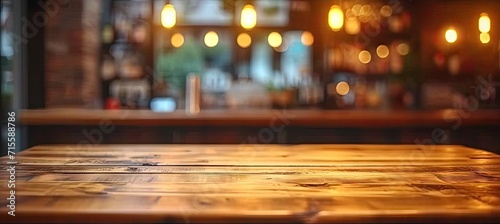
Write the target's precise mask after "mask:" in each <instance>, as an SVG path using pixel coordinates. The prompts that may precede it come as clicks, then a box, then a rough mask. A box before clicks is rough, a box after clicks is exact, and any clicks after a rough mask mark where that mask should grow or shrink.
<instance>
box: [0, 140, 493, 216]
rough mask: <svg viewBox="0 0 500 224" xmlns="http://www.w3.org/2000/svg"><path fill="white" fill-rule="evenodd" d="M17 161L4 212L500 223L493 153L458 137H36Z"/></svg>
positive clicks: (0, 192) (3, 189) (0, 190)
mask: <svg viewBox="0 0 500 224" xmlns="http://www.w3.org/2000/svg"><path fill="white" fill-rule="evenodd" d="M9 161H11V160H10V159H9V158H8V157H3V158H0V162H1V163H0V164H1V165H0V168H1V170H4V172H1V173H0V177H1V178H2V180H5V179H7V178H8V176H9V174H8V173H7V172H6V171H5V170H7V169H8V168H9V167H7V166H8V165H6V164H7V163H8V162H9ZM14 161H16V162H17V164H16V165H15V177H16V179H15V180H16V187H15V198H16V199H15V206H16V207H15V209H16V213H15V215H16V216H15V217H10V216H9V215H8V214H7V212H8V211H9V209H10V208H8V207H7V206H6V204H7V203H8V201H6V200H5V198H8V197H9V195H8V194H7V192H9V190H12V189H9V188H8V187H7V184H2V185H0V196H1V197H2V198H3V200H2V202H1V207H0V223H12V222H16V223H374V222H384V223H388V222H391V223H445V222H446V223H499V222H500V216H498V214H499V213H500V188H499V187H500V156H499V155H496V154H493V153H490V152H486V151H483V150H479V149H473V148H468V147H463V146H455V145H443V146H438V147H436V148H434V149H432V150H430V149H425V148H421V147H419V146H416V145H326V144H322V145H246V144H240V145H106V146H104V145H94V146H92V147H85V148H82V147H80V146H78V145H59V146H51V145H40V146H36V147H33V148H31V149H28V150H26V151H23V152H21V153H20V154H18V155H16V157H15V159H14Z"/></svg>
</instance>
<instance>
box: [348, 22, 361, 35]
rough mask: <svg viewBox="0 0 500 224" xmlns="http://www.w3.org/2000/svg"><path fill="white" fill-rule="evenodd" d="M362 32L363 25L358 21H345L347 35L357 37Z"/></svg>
mask: <svg viewBox="0 0 500 224" xmlns="http://www.w3.org/2000/svg"><path fill="white" fill-rule="evenodd" d="M360 30H361V23H360V22H359V20H358V19H354V20H346V21H345V32H346V33H347V34H351V35H355V34H358V33H359V31H360Z"/></svg>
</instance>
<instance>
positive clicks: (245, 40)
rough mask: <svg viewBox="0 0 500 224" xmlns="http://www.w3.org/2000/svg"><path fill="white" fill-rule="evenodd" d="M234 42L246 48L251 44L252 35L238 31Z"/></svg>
mask: <svg viewBox="0 0 500 224" xmlns="http://www.w3.org/2000/svg"><path fill="white" fill-rule="evenodd" d="M236 42H237V43H238V46H240V47H241V48H247V47H249V46H250V45H251V44H252V37H250V35H248V34H246V33H240V34H239V35H238V38H236Z"/></svg>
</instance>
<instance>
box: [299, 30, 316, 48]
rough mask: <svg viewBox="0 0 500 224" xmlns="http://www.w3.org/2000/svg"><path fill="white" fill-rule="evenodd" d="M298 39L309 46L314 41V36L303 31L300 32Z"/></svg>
mask: <svg viewBox="0 0 500 224" xmlns="http://www.w3.org/2000/svg"><path fill="white" fill-rule="evenodd" d="M300 41H301V42H302V44H303V45H305V46H311V45H313V43H314V36H313V35H312V33H311V32H309V31H305V32H303V33H302V36H300Z"/></svg>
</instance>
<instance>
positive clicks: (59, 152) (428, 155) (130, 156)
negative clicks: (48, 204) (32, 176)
mask: <svg viewBox="0 0 500 224" xmlns="http://www.w3.org/2000/svg"><path fill="white" fill-rule="evenodd" d="M124 152H126V153H124ZM40 158H43V159H40ZM0 161H4V162H5V161H7V158H2V159H0ZM17 161H18V162H19V164H20V165H49V164H51V165H69V164H72V165H124V166H125V165H160V166H164V165H216V166H230V165H238V166H339V165H359V166H372V165H380V164H384V165H389V166H394V165H398V166H401V165H408V164H409V165H415V166H419V165H459V164H461V165H470V166H474V165H481V164H489V165H500V156H498V155H495V154H493V153H489V152H484V151H480V150H476V149H470V148H465V147H461V146H438V147H435V148H433V149H432V150H430V149H422V148H421V147H419V146H416V145H402V146H386V145H371V146H359V145H358V146H355V145H339V146H336V145H321V146H315V145H290V146H276V145H243V144H242V145H224V146H220V147H219V146H217V145H206V146H205V145H204V146H202V145H198V146H186V145H172V146H141V145H127V146H94V147H89V148H85V149H81V148H80V147H78V146H43V147H34V148H33V149H30V150H27V151H24V152H22V153H20V154H19V155H17Z"/></svg>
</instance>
